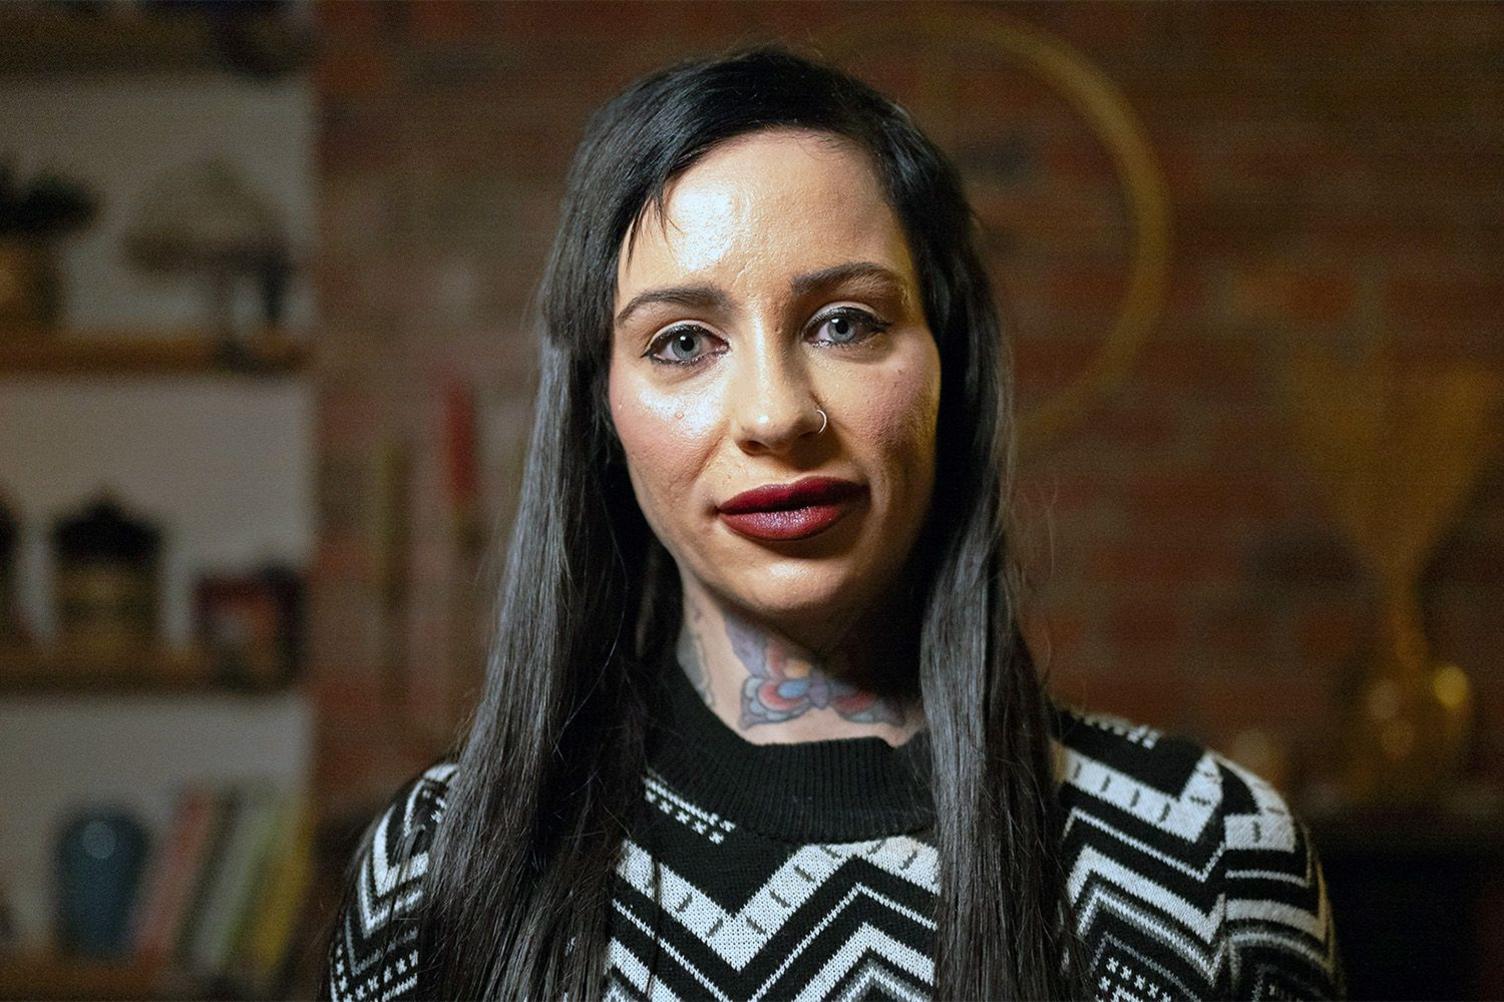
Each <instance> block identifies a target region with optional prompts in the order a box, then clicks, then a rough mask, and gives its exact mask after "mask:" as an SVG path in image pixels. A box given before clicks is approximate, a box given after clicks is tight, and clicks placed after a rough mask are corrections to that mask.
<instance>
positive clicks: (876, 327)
mask: <svg viewBox="0 0 1504 1002" xmlns="http://www.w3.org/2000/svg"><path fill="white" fill-rule="evenodd" d="M838 317H844V318H846V319H848V320H851V321H852V322H854V323H857V324H861V325H864V326H866V327H868V328H869V331H868V333H866V334H864V335H862V336H861V337H859V338H854V339H852V340H850V341H825V342H818V343H820V344H821V346H822V347H826V348H855V347H857V346H858V345H861V344H864V343H865V342H867V341H868V340H869V339H871V338H873V337H876V336H877V335H878V334H881V333H882V332H883V331H885V330H887V329H888V328H889V327H891V326H892V324H891V323H889V322H888V321H885V320H879V319H878V318H877V317H876V316H874V315H873V314H871V313H869V312H867V311H866V310H859V309H857V308H856V307H854V306H838V307H836V308H835V309H833V310H828V311H826V312H825V313H822V314H820V315H819V316H817V317H815V318H814V319H813V320H811V321H810V323H809V329H810V330H818V329H819V328H820V327H821V326H822V325H824V324H826V323H829V322H830V321H831V320H834V319H836V318H838ZM681 334H702V335H704V334H709V332H708V331H707V330H705V328H704V327H701V326H700V325H699V324H675V325H674V326H673V327H670V328H669V329H668V330H666V331H663V332H662V333H661V334H659V335H658V336H657V337H655V338H653V340H652V343H650V344H649V345H648V350H647V351H645V352H643V357H644V358H646V359H647V360H648V361H650V362H653V363H656V364H658V365H671V366H673V367H674V368H678V369H683V368H689V367H690V366H695V365H700V364H701V363H703V362H705V361H706V360H708V359H711V358H714V357H715V356H716V355H720V354H723V353H722V352H719V351H707V352H705V353H704V354H703V355H700V356H698V357H697V358H695V359H694V360H692V361H688V362H676V361H674V360H672V359H667V358H659V357H658V352H660V351H662V350H663V348H664V347H665V346H666V345H667V344H668V343H669V342H670V341H672V340H673V339H674V338H676V337H678V336H679V335H681ZM711 336H713V335H711Z"/></svg>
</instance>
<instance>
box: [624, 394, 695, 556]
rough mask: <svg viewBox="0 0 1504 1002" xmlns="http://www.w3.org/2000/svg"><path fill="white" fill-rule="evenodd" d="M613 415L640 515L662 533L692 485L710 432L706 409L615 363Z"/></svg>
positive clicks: (684, 502) (679, 509) (666, 529)
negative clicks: (667, 521) (620, 369)
mask: <svg viewBox="0 0 1504 1002" xmlns="http://www.w3.org/2000/svg"><path fill="white" fill-rule="evenodd" d="M608 398H609V402H610V406H611V419H612V421H613V422H614V424H615V426H616V433H617V436H618V437H619V438H620V439H621V445H622V451H623V453H625V455H626V460H627V472H628V474H629V475H630V476H631V479H632V488H633V491H634V493H635V494H636V495H637V503H638V505H639V506H640V507H641V508H642V509H643V514H644V515H646V516H647V518H648V521H649V522H650V523H651V524H652V525H653V526H654V528H656V529H658V530H659V531H660V533H662V532H664V531H669V530H670V527H669V526H668V525H665V524H664V522H665V521H666V520H667V519H671V518H672V517H673V515H674V514H675V513H676V512H680V511H683V512H686V513H687V512H688V509H687V508H685V507H683V506H685V505H686V504H687V503H688V497H689V495H690V493H691V491H692V490H693V488H694V485H695V482H696V479H697V476H698V473H699V470H700V469H701V466H702V464H703V458H704V453H705V452H706V449H707V445H706V443H707V442H708V441H709V439H710V436H711V426H710V424H709V423H708V422H709V418H708V412H707V408H706V407H705V405H704V403H703V401H700V400H696V399H695V398H694V397H693V396H690V395H686V394H680V393H674V392H671V391H665V390H663V389H662V388H660V387H656V386H654V385H652V384H651V383H650V382H648V381H647V380H644V379H640V378H634V376H633V375H631V374H622V373H620V372H619V370H616V369H614V368H613V371H612V374H611V378H610V383H609V391H608Z"/></svg>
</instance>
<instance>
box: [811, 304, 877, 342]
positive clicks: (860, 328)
mask: <svg viewBox="0 0 1504 1002" xmlns="http://www.w3.org/2000/svg"><path fill="white" fill-rule="evenodd" d="M814 329H815V333H816V334H819V333H820V332H821V331H823V332H824V333H825V336H824V337H823V338H820V337H817V338H816V341H819V342H824V343H826V344H834V345H846V344H856V343H857V342H859V341H865V340H866V339H867V338H869V337H871V336H872V335H874V334H878V333H881V332H882V331H885V330H887V329H888V325H887V324H885V323H883V322H882V321H881V320H879V319H877V318H876V317H874V316H873V315H872V314H870V313H868V312H866V311H865V310H856V309H852V308H851V307H843V308H841V309H839V310H833V311H831V312H830V313H827V314H826V315H825V316H823V317H821V318H819V319H817V320H816V321H815V328H814Z"/></svg>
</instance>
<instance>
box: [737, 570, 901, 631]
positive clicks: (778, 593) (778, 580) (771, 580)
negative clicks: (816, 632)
mask: <svg viewBox="0 0 1504 1002" xmlns="http://www.w3.org/2000/svg"><path fill="white" fill-rule="evenodd" d="M869 580H871V578H870V576H869V575H866V574H862V573H859V572H858V571H857V570H856V569H855V568H850V567H842V568H837V567H829V566H824V567H809V566H805V567H785V568H767V569H765V570H764V571H762V572H761V573H752V572H751V568H748V569H747V572H746V573H742V574H737V575H736V576H734V577H731V578H729V579H726V580H724V584H723V589H724V593H725V595H726V596H727V597H728V598H730V599H731V600H732V601H733V602H735V603H736V604H737V605H739V606H741V607H742V608H744V609H746V610H747V611H748V612H750V613H752V614H754V615H756V616H758V617H759V618H762V619H764V620H766V621H768V623H769V624H770V625H774V624H780V625H787V626H790V627H797V626H799V625H808V626H815V627H818V626H821V625H823V624H826V623H828V622H829V621H830V620H831V619H832V618H840V617H841V616H842V615H843V614H845V613H847V612H854V611H855V610H856V609H859V608H861V607H862V606H863V605H864V604H865V600H866V599H867V597H868V596H867V592H868V591H869V589H868V588H867V587H864V585H865V584H866V582H867V581H869Z"/></svg>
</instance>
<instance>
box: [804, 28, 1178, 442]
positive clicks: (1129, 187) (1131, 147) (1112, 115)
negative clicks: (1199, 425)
mask: <svg viewBox="0 0 1504 1002" xmlns="http://www.w3.org/2000/svg"><path fill="white" fill-rule="evenodd" d="M926 41H928V42H931V43H935V44H936V46H937V47H940V48H943V49H946V50H948V51H947V56H948V57H949V58H937V59H934V60H930V61H927V62H926V64H925V70H924V72H925V74H926V76H927V77H933V75H934V74H936V73H944V72H946V71H947V70H946V67H947V66H949V65H952V64H964V63H958V61H960V60H965V59H967V58H970V54H974V53H977V52H980V53H981V54H983V55H984V56H991V57H992V58H1000V59H1002V60H1004V61H1006V62H1009V63H1013V64H1017V65H1018V66H1020V67H1021V68H1022V69H1024V70H1025V71H1028V72H1029V73H1031V74H1033V75H1034V76H1035V77H1037V78H1038V79H1039V80H1040V81H1041V82H1042V83H1043V84H1045V85H1046V86H1047V87H1049V88H1050V89H1051V90H1053V91H1055V92H1057V93H1058V94H1059V95H1060V96H1061V97H1063V98H1064V99H1065V100H1066V101H1067V102H1068V103H1069V104H1070V106H1071V107H1072V108H1073V109H1074V110H1075V111H1076V112H1077V113H1078V114H1080V115H1081V117H1082V118H1083V119H1085V121H1086V123H1087V124H1088V125H1089V126H1090V127H1091V129H1092V131H1093V132H1094V133H1095V135H1096V136H1097V138H1098V139H1099V140H1100V141H1101V142H1102V144H1103V145H1104V146H1105V148H1106V149H1107V152H1108V153H1109V154H1110V156H1111V157H1112V161H1113V165H1114V168H1115V169H1116V172H1117V177H1118V182H1119V184H1121V185H1122V188H1123V201H1124V207H1125V210H1126V213H1127V217H1128V224H1129V228H1130V230H1131V233H1132V242H1131V246H1130V248H1129V265H1128V282H1127V288H1126V292H1125V293H1124V296H1123V300H1122V303H1121V305H1120V306H1119V309H1118V315H1117V318H1116V320H1115V321H1114V322H1113V324H1112V326H1111V327H1110V328H1109V329H1108V331H1107V333H1106V337H1105V338H1104V340H1103V341H1102V345H1101V347H1100V349H1099V350H1098V351H1097V354H1096V356H1095V357H1094V358H1093V359H1092V361H1091V362H1090V363H1089V364H1088V365H1087V367H1086V369H1085V371H1084V372H1082V373H1081V374H1080V375H1079V376H1077V377H1076V378H1075V380H1074V381H1073V382H1071V383H1070V384H1069V385H1068V386H1066V387H1065V388H1064V389H1062V390H1061V391H1059V392H1058V393H1057V394H1056V395H1055V396H1054V397H1053V398H1051V399H1049V400H1047V401H1046V402H1045V403H1043V404H1041V405H1039V407H1038V408H1037V409H1036V410H1034V411H1032V412H1031V413H1028V414H1024V415H1022V417H1021V418H1020V420H1019V443H1020V449H1021V451H1022V453H1023V455H1024V456H1029V455H1034V454H1037V453H1038V452H1039V451H1040V450H1041V449H1043V448H1044V447H1045V446H1046V445H1048V444H1049V443H1050V442H1052V441H1054V440H1056V439H1058V438H1059V437H1060V436H1061V435H1062V434H1063V433H1065V432H1067V431H1069V430H1070V429H1071V428H1073V427H1074V426H1076V425H1077V424H1078V423H1079V422H1080V421H1081V420H1082V419H1083V418H1084V417H1086V416H1087V415H1088V414H1089V413H1091V411H1092V410H1093V409H1094V408H1095V407H1096V406H1097V405H1098V404H1099V403H1100V402H1101V401H1102V400H1104V399H1105V398H1107V397H1108V396H1110V395H1111V394H1112V393H1113V392H1114V391H1116V390H1117V388H1118V387H1119V386H1121V385H1122V384H1123V383H1124V382H1125V381H1126V379H1127V377H1128V374H1129V372H1130V371H1131V369H1132V366H1133V362H1134V360H1135V358H1136V357H1137V356H1138V352H1139V349H1140V348H1141V347H1142V345H1143V343H1144V340H1145V338H1146V337H1147V336H1148V334H1149V331H1150V330H1151V329H1152V328H1153V326H1154V323H1155V321H1157V320H1158V319H1159V314H1160V310H1161V309H1162V307H1163V304H1164V290H1165V282H1166V276H1167V274H1168V271H1169V259H1170V207H1169V196H1168V194H1167V192H1166V186H1165V181H1164V176H1163V174H1162V172H1161V171H1160V168H1159V163H1158V161H1157V160H1156V158H1155V156H1154V152H1153V149H1152V148H1151V147H1150V145H1149V140H1148V138H1147V136H1146V135H1145V134H1144V130H1143V127H1142V126H1140V125H1139V122H1138V118H1137V116H1135V115H1134V113H1133V109H1132V108H1131V107H1130V106H1129V104H1128V101H1127V99H1126V98H1125V97H1124V96H1123V93H1122V91H1120V90H1118V88H1117V87H1116V86H1115V85H1114V84H1113V82H1112V81H1111V80H1110V79H1108V77H1107V76H1106V75H1105V74H1104V73H1102V72H1101V71H1100V70H1099V69H1097V68H1096V66H1094V65H1092V63H1091V62H1090V61H1089V60H1088V59H1087V58H1086V57H1085V56H1084V55H1082V54H1081V53H1080V52H1078V51H1076V50H1075V49H1073V48H1072V47H1071V46H1069V45H1067V44H1066V43H1065V42H1064V41H1062V40H1060V39H1058V38H1055V37H1054V36H1051V35H1048V34H1046V33H1045V32H1042V31H1039V30H1038V29H1036V28H1033V27H1031V26H1029V25H1027V24H1024V23H1023V22H1021V21H1017V20H1014V19H1013V18H1010V17H1006V16H1002V15H999V14H997V13H996V12H995V11H992V10H989V11H988V12H987V14H986V16H977V15H976V14H966V15H961V14H951V13H947V12H943V11H925V12H922V13H916V14H905V15H899V16H894V17H886V18H876V19H864V20H862V21H861V22H859V23H856V24H853V25H849V26H846V27H843V28H841V29H839V30H838V31H836V32H835V33H834V34H833V35H832V37H831V38H830V39H828V40H827V41H826V42H825V44H824V45H822V46H821V49H822V51H825V52H827V53H829V54H830V55H831V56H832V57H834V58H836V59H838V60H839V59H842V58H843V57H845V58H847V59H856V58H860V59H869V58H871V57H872V54H873V52H874V51H881V50H882V49H884V48H894V47H899V48H901V49H902V50H903V52H904V53H905V58H906V59H909V60H913V59H914V55H915V53H916V52H918V51H919V48H920V46H921V45H922V44H923V43H924V42H926ZM853 69H855V71H856V72H857V74H858V75H860V74H861V66H860V64H859V63H858V64H856V65H854V66H853ZM897 96H898V97H899V98H900V99H902V98H903V97H904V95H897ZM965 113H966V114H968V115H983V114H986V113H987V109H986V108H985V107H982V108H967V109H965Z"/></svg>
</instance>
